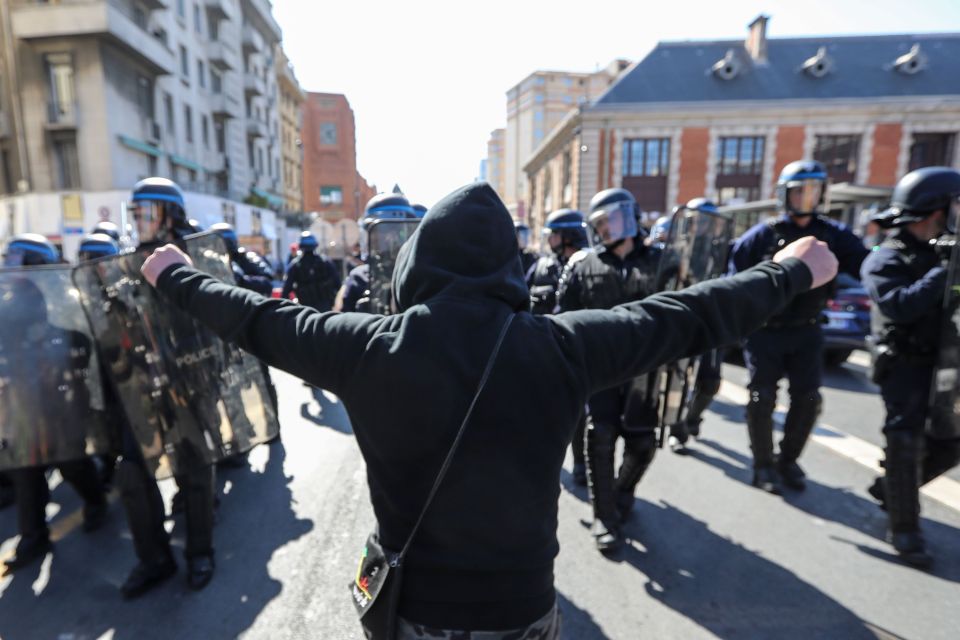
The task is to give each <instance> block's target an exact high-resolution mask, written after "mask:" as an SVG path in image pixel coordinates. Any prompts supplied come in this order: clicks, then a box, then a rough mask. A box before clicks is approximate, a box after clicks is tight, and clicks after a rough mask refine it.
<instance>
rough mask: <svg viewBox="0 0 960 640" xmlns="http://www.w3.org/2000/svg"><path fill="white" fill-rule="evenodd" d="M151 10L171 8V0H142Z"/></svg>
mask: <svg viewBox="0 0 960 640" xmlns="http://www.w3.org/2000/svg"><path fill="white" fill-rule="evenodd" d="M140 1H141V2H142V3H143V6H145V7H146V8H147V9H149V10H150V11H160V10H163V9H169V8H170V0H140Z"/></svg>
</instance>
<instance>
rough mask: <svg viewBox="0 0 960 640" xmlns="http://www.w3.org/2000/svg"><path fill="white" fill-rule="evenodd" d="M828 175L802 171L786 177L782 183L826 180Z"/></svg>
mask: <svg viewBox="0 0 960 640" xmlns="http://www.w3.org/2000/svg"><path fill="white" fill-rule="evenodd" d="M826 179H827V174H825V173H823V172H822V171H802V172H800V173H794V174H792V175H790V176H788V177H785V178H784V179H783V180H782V181H781V182H792V181H794V180H826Z"/></svg>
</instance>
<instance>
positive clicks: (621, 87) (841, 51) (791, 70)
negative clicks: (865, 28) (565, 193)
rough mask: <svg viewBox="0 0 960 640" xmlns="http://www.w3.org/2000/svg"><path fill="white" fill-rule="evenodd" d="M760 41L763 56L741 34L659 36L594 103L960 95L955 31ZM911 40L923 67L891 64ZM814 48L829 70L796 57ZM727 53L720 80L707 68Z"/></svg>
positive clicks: (958, 36)
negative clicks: (729, 61)
mask: <svg viewBox="0 0 960 640" xmlns="http://www.w3.org/2000/svg"><path fill="white" fill-rule="evenodd" d="M766 44H767V61H766V63H757V62H755V61H754V60H753V59H751V57H750V55H749V54H748V53H747V50H746V48H745V46H744V42H743V41H741V40H722V41H713V42H695V41H693V42H661V43H659V44H658V45H657V46H656V47H655V48H654V49H653V51H651V52H650V54H649V55H647V57H646V58H644V59H643V60H642V61H640V62H639V63H637V64H636V65H635V66H634V67H633V69H631V70H630V71H628V72H627V73H625V74H624V75H623V76H622V77H621V78H620V80H619V81H618V82H616V83H614V84H613V85H612V86H611V87H610V88H609V89H608V90H607V92H606V93H604V94H603V95H602V96H600V98H598V99H597V101H596V102H595V103H594V106H595V107H601V108H602V107H605V106H608V105H610V106H612V105H622V104H624V103H640V102H647V103H649V102H653V103H657V102H670V103H675V102H700V101H723V100H730V101H734V100H791V99H808V100H809V99H835V98H879V97H898V96H921V95H922V96H936V95H960V33H945V34H899V35H882V36H841V37H826V36H825V37H819V38H769V39H767V41H766ZM916 44H919V48H920V53H921V58H923V62H924V64H925V66H924V68H922V69H921V70H920V71H918V72H917V73H914V74H907V73H903V72H901V71H898V70H897V69H896V68H895V67H894V61H895V60H897V58H899V57H900V56H903V55H905V54H908V53H909V52H910V51H911V48H912V47H913V46H914V45H916ZM821 47H823V48H825V52H826V54H827V56H828V57H829V60H828V68H829V71H828V72H827V73H826V74H825V75H823V76H822V77H815V76H814V75H813V74H811V73H809V72H805V71H804V69H803V64H804V62H805V61H807V60H808V59H810V58H812V57H814V56H816V55H817V53H818V51H819V50H820V48H821ZM728 52H731V56H732V58H733V59H734V60H735V61H736V62H735V66H739V71H738V73H737V74H736V75H735V76H734V77H733V78H732V79H729V80H725V79H723V78H721V77H719V75H718V74H716V73H713V72H712V71H711V68H712V67H713V66H714V64H716V63H717V62H718V61H720V60H722V59H723V58H724V57H725V56H727V55H728ZM830 67H832V68H830Z"/></svg>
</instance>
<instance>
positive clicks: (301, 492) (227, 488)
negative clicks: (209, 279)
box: [0, 364, 960, 640]
mask: <svg viewBox="0 0 960 640" xmlns="http://www.w3.org/2000/svg"><path fill="white" fill-rule="evenodd" d="M743 376H744V374H743V371H742V370H741V369H739V368H737V367H734V366H729V365H725V369H724V377H725V379H726V381H727V384H726V385H725V387H724V394H723V395H722V396H721V397H720V398H718V400H717V402H715V403H714V405H713V407H712V409H711V411H710V412H709V413H708V414H707V418H706V422H705V424H704V428H703V437H702V439H701V440H700V441H698V442H696V443H694V444H693V445H692V446H691V453H690V455H687V456H681V455H677V454H675V453H673V452H671V451H669V450H664V451H662V452H660V453H659V454H658V456H657V459H656V460H655V461H654V464H653V467H652V469H651V470H650V472H649V473H648V475H647V477H646V478H644V480H643V482H642V483H641V485H640V488H639V490H638V492H637V493H638V498H637V504H636V510H635V514H634V517H633V519H632V520H631V521H630V523H629V524H628V526H627V533H628V534H629V536H630V538H631V541H630V545H629V546H628V548H627V549H626V550H625V552H624V553H623V554H621V556H620V557H618V558H616V559H613V560H610V559H605V558H603V557H602V556H600V555H599V554H598V553H597V552H596V551H595V550H594V549H593V546H592V540H591V539H590V537H589V535H588V533H587V527H586V522H587V520H588V519H589V517H590V508H589V504H588V503H587V496H586V491H585V490H584V489H581V488H579V487H575V486H574V485H573V484H572V483H571V481H570V476H569V474H568V473H566V472H565V473H564V474H563V476H562V477H561V478H560V482H561V483H562V485H563V487H564V490H563V491H562V493H561V498H560V523H559V536H560V542H561V552H560V556H559V558H558V560H557V566H556V577H557V587H558V590H559V592H560V605H561V609H562V612H563V624H564V638H570V639H574V638H576V639H581V638H582V639H593V638H617V639H619V638H627V639H633V638H683V639H688V638H713V637H719V638H738V639H739V638H748V639H750V638H798V639H799V638H803V639H808V638H844V639H846V638H911V639H913V638H916V639H921V638H922V639H925V640H926V639H938V638H944V639H948V638H949V639H953V638H957V637H958V634H960V632H958V628H960V609H958V606H957V605H958V603H960V585H958V581H960V536H958V535H957V534H958V531H960V511H958V510H957V509H960V504H958V505H950V504H947V503H944V502H940V501H935V500H929V499H925V500H924V504H923V509H924V527H925V531H926V534H927V538H928V540H929V543H930V546H931V549H932V550H933V552H934V553H935V554H936V556H937V564H936V566H935V569H934V570H933V571H932V572H931V573H923V572H919V571H916V570H913V569H910V568H907V567H905V566H903V565H902V564H900V563H899V562H898V561H897V559H896V557H895V556H894V555H893V554H892V553H891V550H890V548H889V547H888V546H887V545H886V544H885V543H884V541H883V535H884V527H885V520H884V514H883V512H881V511H880V510H879V509H878V508H877V507H876V506H875V505H874V504H873V502H872V501H871V500H870V499H869V498H868V497H867V495H866V493H865V491H864V487H866V486H867V485H868V484H869V483H870V482H871V481H872V479H873V471H871V470H870V468H869V467H868V466H866V465H865V464H864V463H863V462H861V461H856V460H854V459H852V458H850V457H846V456H845V455H843V454H841V453H838V452H837V451H835V450H834V449H831V448H828V447H827V446H824V445H822V444H820V443H819V442H813V443H811V444H810V445H809V446H808V449H807V450H806V451H805V453H804V457H803V460H802V464H803V466H804V468H805V469H806V470H807V473H808V476H809V477H810V486H809V489H808V490H807V491H806V492H805V493H803V494H791V495H788V496H786V497H784V498H778V497H774V496H770V495H767V494H764V493H761V492H759V491H757V490H755V489H753V488H752V487H750V486H749V484H748V483H749V480H750V460H749V449H748V446H747V439H746V431H745V428H744V426H743V423H742V414H743V410H742V406H739V405H738V404H736V403H735V402H733V401H731V400H730V398H731V397H734V396H736V392H737V390H738V387H737V386H736V385H737V384H740V385H742V384H743V382H744V377H743ZM275 379H276V382H277V384H278V387H279V392H280V399H281V404H282V418H281V420H282V424H283V441H282V443H278V444H274V445H271V446H264V447H259V448H258V449H256V450H254V452H252V454H251V456H250V469H249V470H248V469H228V470H223V471H221V472H220V473H219V476H218V479H219V484H220V487H221V494H222V495H221V505H220V508H219V511H218V524H217V528H216V531H215V544H216V548H217V574H216V576H215V577H214V580H213V582H212V583H211V584H210V585H209V587H208V588H207V589H206V590H204V591H202V592H200V593H193V592H190V591H189V590H187V588H186V585H185V583H184V578H183V573H182V571H181V573H180V574H179V575H178V576H176V577H175V578H174V579H172V580H170V581H169V582H167V583H166V584H164V585H163V586H161V587H160V588H158V589H157V590H156V591H155V592H151V593H150V594H148V595H147V596H145V597H143V598H141V599H139V600H137V601H134V602H124V601H122V600H121V598H120V595H119V593H118V590H117V587H118V585H119V584H120V583H121V582H122V581H123V580H124V578H125V576H126V573H127V572H128V571H129V569H130V567H131V566H132V564H133V561H134V556H133V549H132V545H131V542H130V539H129V534H128V533H127V531H126V526H125V523H124V517H123V512H122V510H121V509H120V505H119V504H118V503H116V502H115V503H114V505H113V507H112V509H111V519H110V521H109V523H108V525H107V526H106V527H105V528H103V529H101V530H100V531H97V532H94V533H92V534H84V533H82V532H81V531H80V530H79V528H78V526H77V525H78V524H79V514H78V512H77V510H78V508H79V504H78V499H77V497H76V495H75V494H74V493H73V491H72V490H71V489H70V488H69V487H67V486H64V485H58V486H56V487H55V489H54V491H53V501H52V503H51V505H50V509H49V514H50V516H51V518H52V526H53V530H54V535H55V538H56V552H55V553H54V554H52V555H50V556H48V557H47V559H46V560H45V561H44V562H43V563H42V564H40V565H37V566H35V567H33V568H31V569H28V570H24V571H22V572H18V573H17V574H14V575H12V576H9V575H8V576H6V577H4V578H0V638H3V639H4V640H10V639H20V638H30V639H34V638H52V639H56V640H80V639H95V638H115V639H122V638H137V639H151V638H232V637H237V636H241V637H244V638H270V639H287V638H291V639H292V638H298V639H299V638H335V639H340V638H344V639H347V638H358V637H361V634H360V633H359V627H358V625H357V623H356V621H355V617H354V612H353V607H352V605H351V603H350V599H349V595H348V592H347V583H348V582H349V581H350V579H351V577H352V574H353V572H354V570H355V567H356V561H357V557H358V555H357V554H358V552H359V550H360V546H361V544H362V542H363V540H364V539H365V536H366V534H367V533H368V532H369V530H370V528H371V527H372V525H373V515H372V512H371V510H370V507H369V504H368V502H367V489H366V482H365V473H364V465H363V461H362V459H361V458H360V455H359V452H358V450H357V447H356V443H355V441H354V438H353V436H352V434H351V431H350V426H349V421H348V420H347V418H346V414H345V412H344V410H343V407H342V405H340V404H339V402H338V401H337V400H336V398H334V397H332V396H328V395H326V394H323V393H319V392H317V393H313V392H312V391H311V390H310V389H308V388H307V387H304V386H303V385H302V384H301V383H300V382H299V381H297V380H295V379H293V378H291V377H289V376H286V375H285V374H281V373H277V374H275ZM826 382H827V387H826V389H825V390H824V395H825V399H826V402H825V412H824V415H823V416H822V420H823V422H824V423H825V424H827V425H829V428H830V430H835V431H833V432H834V433H837V432H844V433H847V434H850V435H852V436H855V438H856V439H859V440H862V441H865V442H869V443H873V444H876V445H880V444H881V440H880V438H879V424H880V419H881V418H882V408H881V405H880V401H879V398H878V397H877V396H875V395H874V394H873V389H872V388H871V387H870V386H869V384H868V383H867V382H866V381H865V379H864V377H863V373H862V371H860V370H859V369H858V365H856V364H853V365H849V366H847V367H845V368H844V369H843V370H841V371H838V372H834V373H831V374H829V375H828V376H827V380H826ZM567 468H568V469H569V460H568V467H567ZM955 477H956V476H955ZM53 481H54V482H55V483H56V482H57V478H56V477H54V478H53ZM163 489H164V493H165V496H166V498H167V499H168V500H169V498H170V494H171V493H172V490H173V487H172V485H171V484H170V483H169V482H165V483H163ZM505 499H509V496H505ZM948 502H949V501H948ZM13 517H14V514H13V511H12V510H6V511H3V512H0V541H2V544H0V557H2V556H3V555H5V553H8V552H9V551H10V549H12V547H13V544H14V543H15V541H16V538H15V535H14V534H15V524H14V519H13ZM169 524H170V525H171V526H172V527H173V533H174V541H175V544H176V545H177V546H178V547H182V533H181V530H182V527H183V522H182V520H181V519H180V518H179V517H178V518H176V519H174V520H172V521H170V523H169ZM178 556H179V554H178Z"/></svg>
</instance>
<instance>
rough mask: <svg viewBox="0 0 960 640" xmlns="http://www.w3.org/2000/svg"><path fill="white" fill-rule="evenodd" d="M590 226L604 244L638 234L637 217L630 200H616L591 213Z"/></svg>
mask: <svg viewBox="0 0 960 640" xmlns="http://www.w3.org/2000/svg"><path fill="white" fill-rule="evenodd" d="M590 226H591V227H592V228H593V232H594V233H595V234H596V236H597V238H599V239H600V242H602V243H603V244H613V243H614V242H618V241H620V240H624V239H626V238H632V237H634V236H635V235H637V217H636V215H635V214H634V212H633V205H632V204H631V203H629V202H614V203H611V204H608V205H607V206H605V207H603V208H601V209H598V210H597V211H594V212H593V213H591V214H590Z"/></svg>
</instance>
